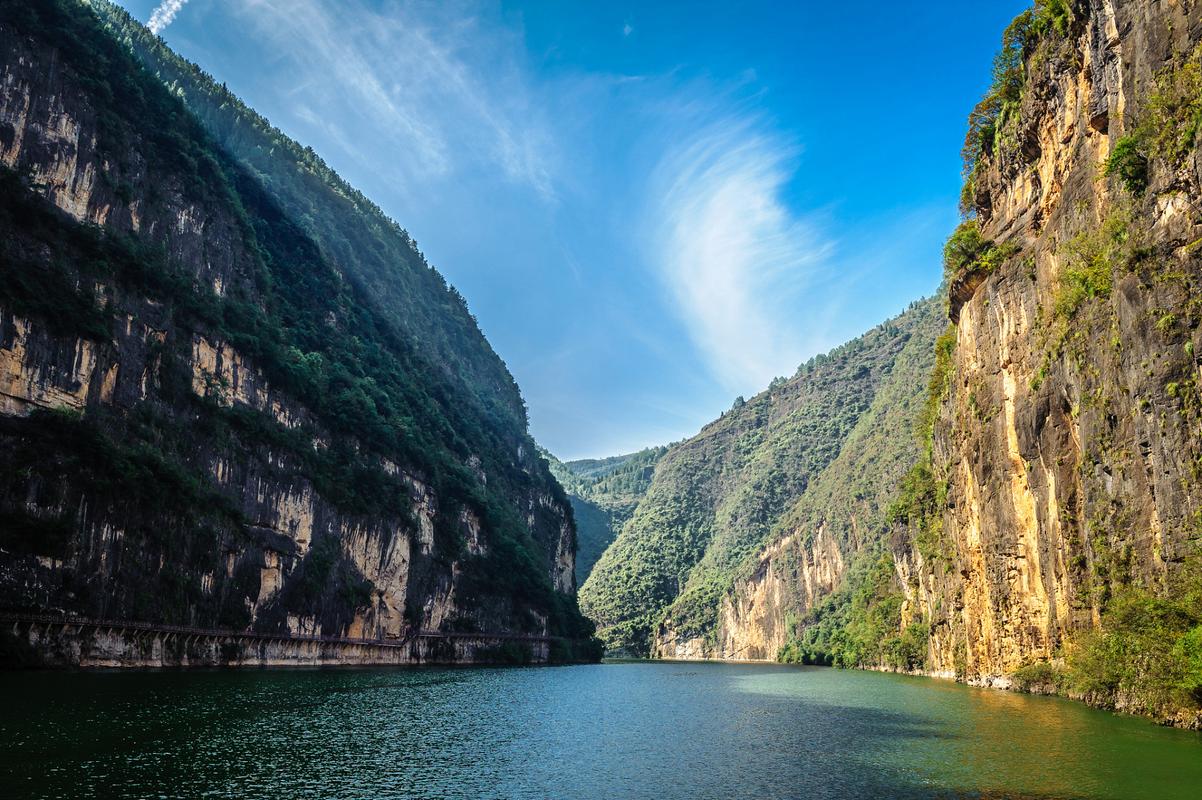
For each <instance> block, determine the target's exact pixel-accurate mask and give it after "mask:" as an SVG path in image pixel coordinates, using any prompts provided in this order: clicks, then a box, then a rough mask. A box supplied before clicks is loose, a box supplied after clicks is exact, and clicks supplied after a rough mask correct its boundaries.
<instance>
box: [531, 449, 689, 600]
mask: <svg viewBox="0 0 1202 800" xmlns="http://www.w3.org/2000/svg"><path fill="white" fill-rule="evenodd" d="M667 449H668V448H667V447H649V448H647V449H645V450H640V451H638V452H637V453H629V454H627V455H624V456H610V457H609V458H601V459H595V458H589V459H581V460H578V461H568V462H566V463H565V462H561V461H559V460H558V459H557V458H555V456H553V455H551V454H550V453H548V452H546V451H544V452H543V455H544V457H546V458H547V461H548V463H549V464H550V468H551V473H552V474H553V475H555V477H556V478H557V479H558V480H559V482H560V484H561V485H562V486H563V487H564V489H565V490H566V491H567V493H568V499H569V500H571V502H572V510H573V512H574V513H575V516H576V542H577V550H576V585H577V586H581V585H583V584H584V582H585V580H586V579H587V578H588V576H589V573H590V572H592V569H593V565H594V564H596V563H597V559H599V558H600V557H601V554H602V553H603V552H605V548H607V547H609V545H610V543H611V542H613V540H614V539H615V538H616V537H617V535H618V532H619V531H620V530H621V529H622V526H623V525H625V524H626V521H627V520H628V519H630V515H631V514H632V513H633V512H634V508H635V506H636V505H637V504H638V502H639V500H641V499H642V497H643V495H644V494H645V493H646V492H647V487H648V486H650V485H651V478H652V476H653V475H654V474H655V465H656V463H657V462H658V461H659V459H660V458H661V457H662V456H663V454H664V453H665V452H666V451H667Z"/></svg>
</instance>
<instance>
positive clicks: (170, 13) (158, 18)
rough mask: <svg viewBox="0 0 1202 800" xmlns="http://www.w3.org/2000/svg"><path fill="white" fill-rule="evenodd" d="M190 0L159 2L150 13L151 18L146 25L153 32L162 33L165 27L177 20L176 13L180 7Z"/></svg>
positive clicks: (165, 0)
mask: <svg viewBox="0 0 1202 800" xmlns="http://www.w3.org/2000/svg"><path fill="white" fill-rule="evenodd" d="M187 3H188V0H164V2H162V3H159V5H158V7H157V8H155V10H154V11H153V12H151V14H150V20H149V21H148V22H147V23H146V27H148V28H150V31H151V33H155V34H158V33H162V31H163V29H164V28H166V27H167V26H168V25H170V24H171V23H172V21H173V20H175V15H176V14H178V13H179V12H180V9H181V8H183V7H184V6H185V5H187Z"/></svg>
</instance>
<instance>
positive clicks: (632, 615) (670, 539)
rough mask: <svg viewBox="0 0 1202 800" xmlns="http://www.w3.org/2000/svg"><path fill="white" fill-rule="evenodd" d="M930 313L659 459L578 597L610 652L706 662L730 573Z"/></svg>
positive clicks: (810, 368)
mask: <svg viewBox="0 0 1202 800" xmlns="http://www.w3.org/2000/svg"><path fill="white" fill-rule="evenodd" d="M931 305H932V304H931V302H930V301H927V302H924V303H922V304H919V305H918V306H916V307H915V308H913V309H911V310H910V311H909V312H907V313H906V314H903V315H902V316H900V317H898V318H897V319H895V320H891V321H890V322H888V323H885V324H884V325H881V326H879V327H878V328H876V329H874V330H872V331H870V332H869V333H867V334H865V335H864V336H863V337H861V338H859V339H856V340H855V341H853V342H850V343H848V344H846V345H844V346H842V347H840V348H837V349H836V350H834V351H832V352H831V353H830V354H828V355H825V356H821V357H818V358H815V359H813V360H811V361H810V362H809V363H807V364H805V365H803V366H802V367H801V368H800V369H799V370H798V372H797V374H796V375H794V376H793V377H792V378H790V379H788V380H786V379H779V380H778V381H775V382H774V383H773V385H772V386H771V387H770V388H769V389H768V390H767V391H765V392H762V393H761V394H759V395H757V396H756V397H753V398H752V399H750V400H748V401H746V402H745V403H744V402H741V401H740V402H737V403H736V406H735V408H733V409H731V411H729V412H727V413H726V414H724V415H723V416H722V418H721V419H719V420H717V421H715V422H713V423H711V424H710V425H708V426H706V427H705V428H704V429H702V431H701V432H700V433H699V434H698V435H697V436H695V437H693V438H691V439H688V440H686V441H684V442H682V443H680V444H678V445H675V446H673V447H671V448H670V449H669V450H668V452H667V453H666V454H664V456H663V457H662V459H661V460H660V461H659V463H658V465H657V466H656V469H655V475H654V478H653V480H652V482H651V486H650V487H649V489H648V490H647V494H646V497H644V498H643V500H642V501H641V502H640V503H639V504H638V506H637V508H636V509H635V511H634V514H633V516H632V517H631V519H630V521H629V522H628V523H627V524H626V526H625V527H624V528H623V529H622V532H621V533H620V534H619V536H618V538H617V540H616V541H615V542H614V544H613V545H612V546H611V547H610V548H609V549H608V550H606V552H605V554H604V555H603V556H602V557H601V560H600V561H599V562H598V563H597V566H596V567H595V568H594V570H593V573H592V574H591V575H590V576H589V579H588V580H587V581H586V582H585V584H584V586H583V587H582V589H581V604H582V608H584V609H586V613H587V614H588V615H589V616H590V617H592V618H593V619H594V620H595V621H596V622H597V623H598V626H599V635H601V636H602V638H603V639H604V640H605V642H606V645H607V646H608V647H609V648H611V649H617V650H624V651H628V652H631V653H639V654H645V653H650V652H659V653H661V654H666V655H672V656H677V657H685V656H699V655H703V654H709V653H711V652H713V647H714V645H715V643H716V640H717V636H718V620H719V613H718V610H719V604H720V601H721V598H722V597H723V595H724V593H725V592H726V591H727V590H728V589H729V588H730V586H731V585H732V582H733V581H734V579H735V578H736V575H737V574H738V569H739V567H740V565H741V564H742V563H743V562H744V561H745V560H746V559H747V558H748V557H750V556H752V555H753V554H754V553H755V552H756V551H757V550H758V549H759V547H760V546H761V545H762V544H763V543H764V542H765V541H767V540H769V539H770V538H771V535H772V533H773V532H774V531H775V530H776V529H777V525H778V523H779V522H780V520H781V518H782V516H783V515H784V514H785V512H786V511H788V509H790V508H791V507H792V506H793V505H794V504H795V503H796V502H797V500H798V498H799V497H801V496H802V495H803V494H804V493H805V492H806V491H807V487H808V486H809V485H810V483H811V481H813V480H815V479H816V478H817V477H818V476H819V475H820V474H821V473H822V471H823V470H824V469H825V468H826V467H827V466H828V465H829V464H830V463H831V462H832V461H833V460H834V459H835V458H837V457H838V455H839V453H840V450H841V448H842V446H843V444H844V442H845V441H846V440H847V437H848V436H849V434H850V433H851V432H852V430H853V429H854V428H855V427H856V425H857V424H858V422H859V420H860V418H861V417H862V416H863V414H864V413H865V412H866V411H867V410H868V409H869V408H870V407H871V406H872V404H873V400H874V398H875V396H876V394H877V393H878V391H879V390H880V388H881V386H882V385H883V384H884V383H885V381H886V379H887V378H888V376H889V375H890V374H891V373H892V372H893V370H894V368H895V364H896V363H897V359H898V358H899V355H900V354H901V353H902V352H903V350H905V348H906V347H907V343H908V342H909V341H910V340H911V339H912V338H914V336H915V334H916V332H917V331H919V330H920V329H922V330H923V331H925V327H924V326H923V323H924V321H925V322H928V323H929V318H930V317H931V314H930V313H929V308H930V306H931ZM927 327H929V325H928V326H927ZM923 335H924V336H925V332H924V333H923ZM933 338H934V337H933V336H930V337H927V350H929V344H930V342H932V341H933Z"/></svg>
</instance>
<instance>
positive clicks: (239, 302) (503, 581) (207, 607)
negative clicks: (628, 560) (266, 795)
mask: <svg viewBox="0 0 1202 800" xmlns="http://www.w3.org/2000/svg"><path fill="white" fill-rule="evenodd" d="M288 145H289V146H290V147H292V148H294V149H299V148H297V146H296V145H295V144H293V143H288ZM288 157H289V155H288V152H283V153H280V154H278V158H279V159H280V160H281V162H286V159H288ZM0 164H2V165H3V167H4V172H3V175H0V179H2V180H3V184H4V185H3V200H2V202H0V206H2V207H0V227H2V228H3V231H2V238H3V259H2V260H3V271H4V276H3V287H4V288H3V290H2V291H0V439H2V440H3V447H0V530H2V538H0V604H3V605H4V606H8V607H19V608H26V609H38V610H65V611H71V612H77V613H83V614H88V615H92V616H98V617H104V618H126V619H130V618H132V619H140V620H145V621H153V622H166V623H183V624H194V625H200V626H213V627H238V628H244V627H249V628H252V629H254V630H259V631H292V632H298V633H300V632H303V633H310V634H323V635H333V636H342V635H349V636H360V635H368V636H374V635H376V634H382V635H384V636H387V637H396V636H399V635H401V633H402V631H403V630H404V629H405V628H407V627H410V628H411V627H420V628H426V629H443V630H488V631H507V630H512V631H521V632H532V633H548V632H549V633H551V634H555V635H564V636H567V637H579V636H585V635H587V632H588V630H587V629H588V626H587V624H586V623H585V622H584V621H583V620H582V618H581V617H580V616H579V612H578V611H577V610H576V608H575V599H574V594H575V581H574V577H573V568H574V559H575V532H574V526H573V522H572V515H571V510H570V508H569V506H568V503H567V500H566V497H565V496H564V494H563V492H562V490H561V489H560V488H559V487H558V485H557V484H556V483H555V481H554V479H553V478H551V476H550V474H549V473H548V472H547V469H546V465H545V464H544V463H543V462H542V460H541V459H540V458H539V457H538V455H537V453H536V452H535V448H534V445H533V442H532V441H531V440H530V438H529V436H528V435H527V433H526V431H525V420H524V413H523V412H521V409H520V401H516V402H517V407H516V408H517V410H514V409H515V406H514V402H515V401H514V399H513V398H514V396H516V391H515V390H514V389H513V387H512V382H511V381H510V380H508V373H507V371H506V370H505V368H504V365H503V364H502V363H501V362H500V361H499V359H497V358H496V356H495V355H494V354H493V353H492V351H491V349H489V348H488V346H487V343H486V342H485V341H484V339H483V337H482V336H481V335H480V334H479V331H478V330H476V329H475V326H474V324H473V325H471V326H470V330H466V329H464V330H463V332H461V333H459V334H455V336H458V337H459V338H458V339H457V340H455V346H457V347H458V348H460V350H461V351H462V358H459V359H457V360H456V361H455V365H454V368H450V367H449V366H448V365H449V364H450V363H451V362H449V361H447V360H446V359H444V358H442V357H441V356H438V355H437V350H438V347H444V346H447V345H446V344H445V342H442V343H438V342H436V344H437V346H436V347H434V350H435V351H436V352H435V354H434V355H432V354H431V352H430V346H428V343H427V344H420V343H416V344H415V340H414V338H413V337H414V336H418V335H420V333H421V332H420V330H417V331H414V330H410V329H408V328H406V327H404V326H400V325H399V324H397V323H396V322H395V319H396V318H397V315H398V313H399V312H398V311H397V309H396V308H395V307H394V308H393V309H392V310H389V309H386V308H383V307H382V306H381V305H380V304H381V302H384V301H381V300H379V298H378V297H376V296H374V295H372V294H370V293H369V291H368V290H367V289H366V288H364V284H365V283H366V284H368V285H371V282H372V281H370V280H368V279H367V278H364V279H363V280H351V279H349V278H348V277H347V276H346V273H347V272H348V271H350V272H352V273H354V272H356V271H361V272H362V271H366V270H369V269H370V268H371V266H372V262H371V259H370V258H365V259H363V260H362V262H357V263H356V264H355V265H353V268H351V267H350V265H348V264H347V262H346V261H345V259H346V258H347V257H349V256H347V253H351V254H352V255H353V252H354V248H353V246H351V245H348V244H347V242H345V241H343V242H342V243H341V247H343V248H348V247H349V248H350V249H349V250H344V251H342V252H340V257H341V258H343V259H344V260H343V261H342V263H341V264H339V265H335V263H334V262H333V261H332V260H331V256H330V251H329V250H327V249H326V248H325V246H324V245H323V244H322V243H321V242H319V241H315V240H314V239H313V238H312V237H310V235H309V234H308V232H307V231H306V229H305V227H304V226H303V225H304V223H303V221H297V220H295V219H294V218H293V217H291V216H290V214H289V212H288V211H287V210H286V204H280V203H277V202H276V200H275V199H274V198H273V197H272V196H271V195H270V194H269V193H268V192H267V191H265V190H264V188H263V187H262V186H261V185H260V184H259V183H258V182H257V181H256V180H255V179H254V178H252V177H250V175H249V174H248V173H247V171H246V170H245V169H244V167H243V165H242V164H241V163H239V162H238V161H236V160H235V159H234V158H232V157H231V156H229V155H228V154H227V152H226V151H225V150H223V149H221V148H220V147H219V146H217V145H216V144H215V143H214V142H213V140H212V139H211V138H210V137H209V136H208V134H207V133H206V132H205V131H204V129H203V128H202V127H201V125H200V124H199V123H198V122H197V121H195V119H194V118H193V117H191V115H190V114H189V112H188V111H187V110H186V109H185V108H184V106H183V105H182V104H181V103H180V102H179V101H178V100H177V99H176V98H175V97H173V96H172V95H171V94H170V93H169V92H168V91H167V90H166V89H165V88H164V87H162V86H161V85H160V84H159V83H158V82H157V81H156V80H155V79H154V78H153V77H152V76H151V75H150V74H148V73H147V72H145V71H143V70H142V69H141V68H140V67H139V66H138V65H137V63H136V62H135V61H134V60H133V58H132V56H130V55H129V54H127V53H126V52H125V51H124V50H123V49H122V47H121V46H119V45H117V44H116V42H115V41H113V40H112V39H109V38H108V37H107V35H106V34H105V33H104V32H103V30H102V29H101V27H100V25H99V23H98V22H97V20H96V19H95V17H94V16H93V15H92V13H91V11H90V10H89V9H88V7H87V5H86V4H76V3H74V2H66V0H62V1H61V2H51V1H49V0H48V1H47V2H44V3H34V4H29V5H28V6H24V7H13V6H10V7H8V8H6V9H5V10H4V11H3V13H2V14H0ZM276 168H277V169H278V170H280V171H281V172H286V171H288V170H299V171H305V170H302V167H301V165H299V164H294V163H291V162H286V163H281V164H277V165H276ZM311 173H313V170H308V172H306V174H311ZM325 193H326V194H327V195H329V196H328V197H326V196H324V195H318V196H315V197H314V199H313V202H314V204H315V207H316V208H317V209H318V211H317V212H313V213H315V216H317V217H318V218H320V217H321V215H322V214H323V213H326V214H328V215H330V216H331V217H334V216H337V217H338V218H340V219H347V218H348V217H349V216H353V215H354V214H355V213H362V214H369V213H374V214H377V215H378V211H374V207H373V209H367V210H364V209H358V210H356V209H355V208H350V207H349V206H348V207H338V208H337V209H334V210H328V209H327V210H324V211H323V209H324V208H325V207H324V206H323V203H334V202H336V200H335V199H331V198H337V197H340V196H341V195H339V193H338V192H336V191H331V190H330V189H329V188H328V187H327V188H326V189H325ZM348 224H349V223H348ZM360 227H361V228H362V229H363V230H376V231H377V235H379V236H381V237H384V238H388V237H393V239H395V237H397V236H402V237H403V238H402V239H395V241H394V240H393V239H389V241H388V242H386V243H384V244H381V245H380V249H381V250H385V251H386V250H387V249H388V248H395V247H400V246H401V244H404V245H405V246H406V247H408V248H409V249H410V250H411V251H412V245H411V243H409V242H408V239H407V237H406V236H403V232H401V231H400V230H399V229H398V228H396V226H395V225H392V224H391V223H388V222H387V221H386V220H384V219H383V218H382V217H379V218H378V219H377V218H375V217H373V218H371V219H368V220H367V222H365V223H363V224H361V226H360ZM327 235H328V233H327ZM411 255H412V260H413V263H415V264H418V265H419V266H420V269H421V270H423V271H425V272H427V273H430V274H432V275H433V276H434V277H435V278H437V280H433V282H431V281H430V280H427V278H428V276H424V277H423V276H419V277H418V278H414V279H413V280H410V281H409V283H408V284H407V285H408V286H409V287H410V288H411V289H412V291H415V292H426V294H425V295H424V296H418V297H416V298H413V299H411V300H410V302H414V301H416V302H419V303H421V304H423V305H425V306H426V307H427V309H428V310H427V312H426V313H427V314H431V313H433V314H435V317H434V318H432V319H433V321H431V320H430V319H425V320H418V321H416V322H415V323H414V325H419V326H420V325H435V324H436V323H437V324H441V323H439V322H438V320H437V316H436V315H437V313H438V312H436V311H430V310H429V309H438V308H440V307H445V308H447V309H448V311H447V312H446V313H447V314H450V315H452V316H453V317H454V319H453V320H452V321H451V322H448V323H446V324H445V325H444V326H443V327H444V329H445V330H449V331H454V330H460V329H461V328H462V327H463V326H462V324H461V323H462V320H461V319H460V317H459V316H456V315H462V316H463V319H470V318H468V317H466V310H465V309H463V307H462V302H461V301H460V300H458V299H457V296H455V295H453V292H449V291H448V290H447V288H446V287H445V284H444V283H442V281H441V278H438V277H437V273H433V271H432V270H430V269H429V268H428V267H426V266H425V265H424V262H421V259H420V256H419V255H417V254H416V252H415V251H413V252H412V254H411ZM412 268H413V267H412V266H411V265H410V264H393V265H392V266H391V269H393V270H394V271H397V272H403V271H404V270H406V269H412ZM364 274H366V272H364ZM371 277H372V280H374V281H376V282H387V281H388V280H389V277H388V275H380V274H373V275H372V276H371ZM423 281H424V282H425V283H423ZM426 284H429V285H426ZM413 287H416V288H413ZM386 299H387V298H386ZM447 336H448V337H450V336H451V334H447ZM465 375H466V376H469V377H464V376H465ZM472 375H474V376H475V378H470V376H472ZM469 378H470V381H469ZM490 387H492V388H490ZM490 392H491V394H490Z"/></svg>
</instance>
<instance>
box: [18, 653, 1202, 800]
mask: <svg viewBox="0 0 1202 800" xmlns="http://www.w3.org/2000/svg"><path fill="white" fill-rule="evenodd" d="M0 680H2V681H3V683H2V686H3V695H2V698H0V699H2V703H3V712H2V713H0V744H2V745H3V747H2V748H0V796H3V797H14V798H15V797H188V798H191V797H222V798H227V797H228V798H259V797H262V798H292V797H297V798H300V797H306V798H307V797H314V798H343V797H346V798H350V797H356V798H357V797H363V798H374V797H380V798H590V799H591V798H655V799H656V800H675V798H682V799H683V798H689V799H692V798H744V797H746V798H928V797H980V798H1122V799H1123V800H1127V799H1129V798H1155V799H1156V800H1171V799H1172V798H1189V800H1200V799H1202V737H1200V736H1199V735H1198V734H1196V733H1190V732H1185V731H1177V730H1170V729H1165V728H1160V727H1157V726H1155V725H1153V724H1151V723H1149V722H1146V721H1144V720H1141V719H1135V718H1130V717H1124V716H1118V715H1114V714H1109V713H1105V712H1102V711H1097V710H1093V709H1090V708H1087V707H1085V706H1083V705H1081V704H1078V703H1074V702H1071V701H1067V700H1061V699H1056V698H1046V697H1029V696H1024V695H1018V694H1010V693H1006V692H997V691H988V690H980V689H972V688H968V687H964V686H959V685H956V684H953V683H950V682H945V681H938V680H929V679H924V678H910V677H904V676H895V675H882V674H877V673H871V672H854V671H840V670H833V669H823V668H814V667H786V666H774V665H725V664H687V663H613V664H600V665H594V666H574V667H556V668H527V669H521V668H513V669H492V668H475V669H436V668H419V669H404V668H392V669H312V670H309V669H291V670H244V671H217V670H213V671H137V672H59V673H48V672H31V673H11V672H10V673H3V674H0Z"/></svg>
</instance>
